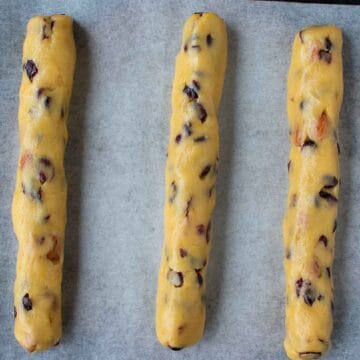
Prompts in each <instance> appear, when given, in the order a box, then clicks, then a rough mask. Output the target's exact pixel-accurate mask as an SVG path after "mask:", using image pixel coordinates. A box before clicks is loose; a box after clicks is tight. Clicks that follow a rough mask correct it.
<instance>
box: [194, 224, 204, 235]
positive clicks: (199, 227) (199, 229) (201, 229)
mask: <svg viewBox="0 0 360 360" xmlns="http://www.w3.org/2000/svg"><path fill="white" fill-rule="evenodd" d="M196 232H197V234H198V235H204V234H205V226H204V225H203V224H200V225H196Z"/></svg>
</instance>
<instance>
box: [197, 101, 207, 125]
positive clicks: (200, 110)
mask: <svg viewBox="0 0 360 360" xmlns="http://www.w3.org/2000/svg"><path fill="white" fill-rule="evenodd" d="M195 108H196V112H197V115H198V117H199V119H200V121H201V122H202V123H204V122H205V121H206V118H207V112H206V110H205V108H204V107H203V106H202V105H201V104H200V103H196V105H195Z"/></svg>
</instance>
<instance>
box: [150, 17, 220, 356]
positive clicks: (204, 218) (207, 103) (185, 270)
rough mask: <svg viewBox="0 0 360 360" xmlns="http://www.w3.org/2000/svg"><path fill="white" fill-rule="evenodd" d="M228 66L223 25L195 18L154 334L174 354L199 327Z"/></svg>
mask: <svg viewBox="0 0 360 360" xmlns="http://www.w3.org/2000/svg"><path fill="white" fill-rule="evenodd" d="M226 62H227V33H226V26H225V23H224V21H223V20H222V19H220V18H219V17H218V16H217V15H215V14H212V13H195V14H193V15H192V16H191V17H190V18H189V19H188V20H187V22H186V24H185V27H184V32H183V38H182V47H181V49H180V52H179V54H178V56H177V60H176V69H175V78H174V81H173V93H172V117H171V123H170V140H169V145H168V159H167V164H166V197H165V211H164V227H165V229H164V235H165V236H164V237H165V240H164V245H163V252H162V260H161V267H160V274H159V283H158V293H157V302H156V304H157V307H156V331H157V336H158V339H159V341H160V342H161V343H162V344H163V345H164V346H167V347H169V348H171V349H172V350H180V349H181V348H183V347H186V346H189V345H192V344H194V343H196V342H197V341H199V340H200V339H201V337H202V334H203V330H204V323H205V276H206V270H207V265H208V257H209V251H210V232H211V215H212V212H213V209H214V206H215V188H214V187H215V181H216V175H217V167H218V160H219V157H218V154H219V134H218V121H217V111H218V107H219V102H220V98H221V93H222V87H223V81H224V73H225V68H226Z"/></svg>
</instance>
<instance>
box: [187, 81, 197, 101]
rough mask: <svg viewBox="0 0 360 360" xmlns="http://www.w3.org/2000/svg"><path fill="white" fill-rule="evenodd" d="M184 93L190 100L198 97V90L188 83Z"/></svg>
mask: <svg viewBox="0 0 360 360" xmlns="http://www.w3.org/2000/svg"><path fill="white" fill-rule="evenodd" d="M183 93H185V94H186V95H187V96H188V98H189V99H190V100H195V99H197V98H198V94H197V92H196V91H195V90H194V89H193V88H191V87H189V86H187V85H186V84H185V86H184V89H183Z"/></svg>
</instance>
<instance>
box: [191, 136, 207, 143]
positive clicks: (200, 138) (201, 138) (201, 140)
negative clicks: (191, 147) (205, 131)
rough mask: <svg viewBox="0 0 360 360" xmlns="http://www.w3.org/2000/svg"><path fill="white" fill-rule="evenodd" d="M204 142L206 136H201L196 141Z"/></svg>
mask: <svg viewBox="0 0 360 360" xmlns="http://www.w3.org/2000/svg"><path fill="white" fill-rule="evenodd" d="M204 141H206V137H205V136H199V137H197V138H195V139H194V142H204Z"/></svg>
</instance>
